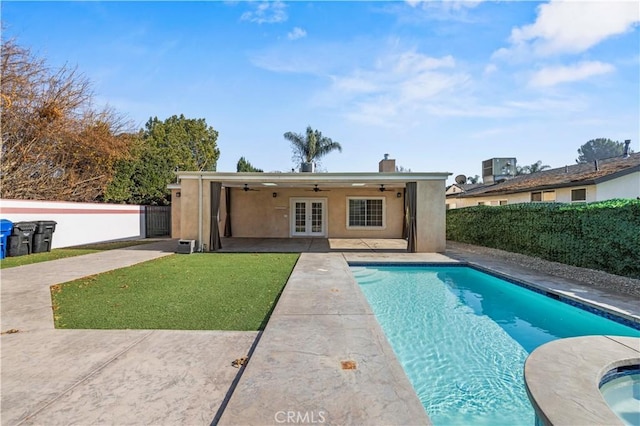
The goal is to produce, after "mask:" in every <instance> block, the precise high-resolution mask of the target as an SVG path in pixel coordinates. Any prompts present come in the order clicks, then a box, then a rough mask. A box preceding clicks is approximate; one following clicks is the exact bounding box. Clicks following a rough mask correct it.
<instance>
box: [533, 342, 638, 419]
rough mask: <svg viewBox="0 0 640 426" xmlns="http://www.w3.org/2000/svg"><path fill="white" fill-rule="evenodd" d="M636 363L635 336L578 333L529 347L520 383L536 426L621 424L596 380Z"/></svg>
mask: <svg viewBox="0 0 640 426" xmlns="http://www.w3.org/2000/svg"><path fill="white" fill-rule="evenodd" d="M637 364H640V339H639V338H633V337H620V336H583V337H573V338H568V339H560V340H555V341H553V342H549V343H546V344H544V345H542V346H540V347H539V348H537V349H536V350H534V351H533V352H532V353H531V354H530V355H529V357H528V358H527V360H526V362H525V366H524V379H525V388H526V390H527V395H528V396H529V400H530V401H531V404H532V405H533V408H534V410H535V412H536V424H539V425H568V424H582V425H605V424H606V425H623V424H624V423H623V422H622V420H621V419H620V418H619V417H618V416H617V415H616V414H615V413H614V412H613V411H612V410H611V408H610V407H609V405H607V403H606V401H605V400H604V397H603V396H602V393H600V382H601V380H602V378H603V377H604V376H605V375H606V374H607V373H608V372H609V371H611V370H612V369H615V368H617V367H623V366H629V365H637Z"/></svg>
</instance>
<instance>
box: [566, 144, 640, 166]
mask: <svg viewBox="0 0 640 426" xmlns="http://www.w3.org/2000/svg"><path fill="white" fill-rule="evenodd" d="M629 152H633V150H629ZM623 153H624V143H623V142H618V141H612V140H611V139H605V138H598V139H591V140H590V141H589V142H587V143H585V144H584V145H582V146H581V147H580V148H579V149H578V158H577V159H576V163H592V162H593V161H595V160H603V159H605V158H611V157H618V156H622V154H623Z"/></svg>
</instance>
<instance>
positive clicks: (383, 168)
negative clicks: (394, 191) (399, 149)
mask: <svg viewBox="0 0 640 426" xmlns="http://www.w3.org/2000/svg"><path fill="white" fill-rule="evenodd" d="M378 171H379V172H380V173H393V172H395V171H396V160H390V159H389V154H385V155H384V159H382V160H380V162H379V163H378Z"/></svg>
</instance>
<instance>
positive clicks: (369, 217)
mask: <svg viewBox="0 0 640 426" xmlns="http://www.w3.org/2000/svg"><path fill="white" fill-rule="evenodd" d="M384 200H385V198H384V197H376V198H359V197H350V198H347V204H348V208H347V228H384V226H385V223H384V222H385V205H384Z"/></svg>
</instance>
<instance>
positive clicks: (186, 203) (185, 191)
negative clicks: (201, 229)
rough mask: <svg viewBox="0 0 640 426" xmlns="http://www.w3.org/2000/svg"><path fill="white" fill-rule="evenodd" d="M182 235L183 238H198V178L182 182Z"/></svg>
mask: <svg viewBox="0 0 640 426" xmlns="http://www.w3.org/2000/svg"><path fill="white" fill-rule="evenodd" d="M180 192H181V197H180V236H179V238H181V239H183V240H197V239H198V180H197V179H183V180H182V182H180Z"/></svg>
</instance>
